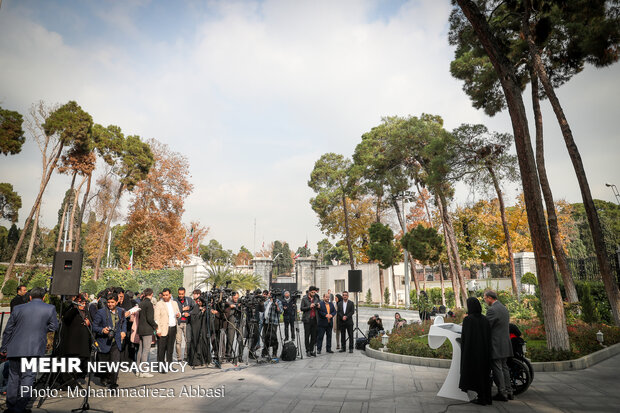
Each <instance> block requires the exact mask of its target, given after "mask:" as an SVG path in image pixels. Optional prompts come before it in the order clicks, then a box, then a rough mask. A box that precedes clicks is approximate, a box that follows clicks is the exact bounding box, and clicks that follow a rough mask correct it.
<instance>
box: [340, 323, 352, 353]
mask: <svg viewBox="0 0 620 413" xmlns="http://www.w3.org/2000/svg"><path fill="white" fill-rule="evenodd" d="M347 335H348V336H349V350H352V349H353V346H355V343H354V342H353V323H346V324H344V323H343V326H342V330H341V333H340V347H341V348H342V350H345V349H346V343H347V338H346V337H347Z"/></svg>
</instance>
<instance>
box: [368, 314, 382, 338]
mask: <svg viewBox="0 0 620 413" xmlns="http://www.w3.org/2000/svg"><path fill="white" fill-rule="evenodd" d="M382 330H383V321H382V320H381V318H380V317H379V314H375V315H373V316H372V317H370V319H369V320H368V340H370V339H371V338H373V337H376V336H377V335H378V334H379V331H382Z"/></svg>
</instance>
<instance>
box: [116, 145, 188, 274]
mask: <svg viewBox="0 0 620 413" xmlns="http://www.w3.org/2000/svg"><path fill="white" fill-rule="evenodd" d="M147 143H148V145H149V147H150V150H151V152H152V154H153V164H152V166H151V168H150V169H149V172H148V175H147V176H146V177H145V178H144V179H143V180H140V181H138V182H137V183H136V185H135V188H134V190H133V199H132V202H131V204H130V206H129V216H128V217H127V227H126V228H125V231H123V235H122V237H121V238H120V240H119V244H118V248H119V251H120V252H121V254H122V255H123V256H126V257H129V254H130V251H131V250H133V262H134V263H135V264H137V265H140V266H141V267H143V268H149V269H150V268H155V269H158V268H164V267H168V266H171V265H172V264H173V263H174V262H175V261H176V260H181V261H183V260H185V259H186V258H187V254H188V250H187V249H186V248H185V241H186V238H185V236H186V235H185V228H184V227H183V224H182V222H181V218H182V216H183V213H184V212H185V199H186V198H187V197H188V196H189V194H191V192H192V189H193V185H192V184H191V183H190V182H189V175H190V173H189V162H188V160H187V158H186V157H185V156H183V155H181V154H179V153H176V152H173V151H171V150H170V148H169V147H168V146H167V145H165V144H162V143H160V142H158V141H156V140H154V139H151V140H149V141H148V142H147ZM193 235H194V234H193V233H192V236H193ZM196 235H197V234H196Z"/></svg>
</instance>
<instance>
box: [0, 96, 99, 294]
mask: <svg viewBox="0 0 620 413" xmlns="http://www.w3.org/2000/svg"><path fill="white" fill-rule="evenodd" d="M92 125H93V120H92V118H91V116H90V115H89V114H88V113H86V112H85V111H84V110H82V108H81V107H80V106H79V105H78V104H77V103H76V102H74V101H70V102H68V103H66V104H64V105H63V106H60V107H59V108H58V109H56V110H54V111H53V112H51V113H50V114H49V116H48V117H47V118H46V119H45V122H44V123H43V125H42V126H43V131H44V133H45V135H48V136H53V135H57V138H56V139H55V141H56V142H57V143H56V145H54V148H55V152H53V154H52V158H51V160H50V163H49V164H48V165H49V166H48V168H47V171H46V172H47V175H45V177H44V178H42V182H41V186H40V188H39V193H38V195H37V197H36V199H35V201H34V205H33V206H32V209H31V210H30V214H29V215H28V218H26V222H25V223H24V228H28V227H29V226H30V223H31V221H32V218H33V216H34V214H35V212H36V211H37V210H38V208H39V204H40V202H41V198H42V197H43V192H44V191H45V188H46V187H47V184H48V182H49V180H50V178H51V177H52V173H53V172H54V169H55V168H56V165H57V163H58V159H59V158H60V156H61V154H62V151H63V148H64V147H65V146H69V145H71V144H72V143H73V142H74V141H81V140H84V139H87V137H88V136H90V133H91V128H92ZM53 141H54V140H53V139H50V140H48V142H49V143H51V142H53ZM33 233H36V231H33ZM25 235H26V231H22V233H21V235H20V237H19V241H18V242H17V245H16V247H15V251H14V252H13V256H12V257H11V261H10V262H9V266H8V268H7V270H6V273H5V275H4V281H3V283H2V287H4V284H5V283H6V282H7V280H8V279H9V278H10V276H11V274H12V272H13V268H14V266H15V260H16V258H17V254H18V253H19V249H20V248H21V246H22V243H23V241H24V236H25ZM0 298H2V292H1V291H0Z"/></svg>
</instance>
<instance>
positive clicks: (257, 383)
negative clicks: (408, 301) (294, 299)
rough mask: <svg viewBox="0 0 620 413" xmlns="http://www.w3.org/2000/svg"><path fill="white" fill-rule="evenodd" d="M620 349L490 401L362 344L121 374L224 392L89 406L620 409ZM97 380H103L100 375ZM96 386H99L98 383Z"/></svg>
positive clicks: (125, 380) (132, 380) (59, 404)
mask: <svg viewBox="0 0 620 413" xmlns="http://www.w3.org/2000/svg"><path fill="white" fill-rule="evenodd" d="M619 371H620V355H618V356H615V357H613V358H611V359H609V360H607V361H604V362H602V363H600V364H598V365H596V366H594V367H591V368H589V369H587V370H582V371H576V372H565V373H537V374H536V378H535V380H534V383H533V384H532V386H531V387H530V389H529V390H528V391H527V392H526V393H524V394H523V395H521V396H519V397H518V399H517V400H514V401H510V402H507V403H502V402H496V403H495V404H494V405H493V406H490V407H481V406H475V405H471V404H460V402H458V401H456V400H449V399H443V398H440V397H437V396H436V393H437V391H438V389H439V387H440V386H441V384H442V383H443V380H444V378H445V376H446V374H447V370H446V369H438V368H429V367H420V366H410V365H404V364H396V363H390V362H386V361H380V360H375V359H371V358H369V357H366V356H365V354H364V353H363V352H361V351H355V352H354V353H353V354H350V353H335V354H325V353H324V354H321V355H319V356H318V357H316V358H309V359H308V358H304V359H303V360H297V361H295V362H280V363H278V364H262V365H258V366H257V365H255V364H250V366H248V367H246V366H245V365H243V366H240V367H239V368H237V369H234V368H233V366H232V365H226V364H225V365H224V369H223V370H215V369H211V368H201V369H196V370H189V371H186V372H185V373H184V374H182V373H177V374H172V373H168V374H165V375H164V374H156V375H155V377H153V378H150V379H139V378H136V377H135V376H133V375H131V374H121V377H120V379H119V383H120V385H121V387H122V388H141V387H142V386H143V385H146V386H147V387H148V388H171V389H174V390H175V391H176V394H177V395H179V394H180V392H181V390H182V389H183V386H194V388H196V387H197V386H201V387H202V388H203V389H206V388H209V387H211V388H221V386H224V389H225V390H224V397H222V398H208V397H194V398H188V397H183V398H180V397H174V398H154V397H151V398H148V399H145V398H126V399H121V398H107V399H104V398H92V399H91V407H93V408H99V409H108V410H113V411H115V412H121V411H122V412H132V413H133V412H136V413H137V412H152V411H153V409H155V410H156V411H168V412H174V411H178V412H181V411H182V412H184V413H190V412H206V411H209V412H224V411H232V412H269V413H275V412H304V413H305V412H321V413H328V412H381V413H383V412H413V411H422V412H437V413H439V412H446V411H447V412H476V411H488V412H618V406H620V392H619V391H618V390H620V378H619V377H620V376H619V374H618V372H619ZM97 383H98V382H97ZM93 388H100V387H99V386H98V385H96V384H95V385H94V386H93ZM80 404H81V399H67V398H57V399H48V400H47V401H46V402H45V404H44V405H43V406H42V407H43V409H44V410H38V409H34V410H33V411H34V412H40V411H48V412H67V411H69V410H70V409H72V408H76V407H79V406H80ZM446 409H447V410H446Z"/></svg>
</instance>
